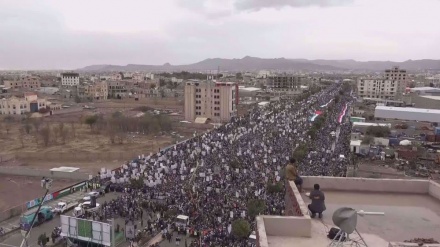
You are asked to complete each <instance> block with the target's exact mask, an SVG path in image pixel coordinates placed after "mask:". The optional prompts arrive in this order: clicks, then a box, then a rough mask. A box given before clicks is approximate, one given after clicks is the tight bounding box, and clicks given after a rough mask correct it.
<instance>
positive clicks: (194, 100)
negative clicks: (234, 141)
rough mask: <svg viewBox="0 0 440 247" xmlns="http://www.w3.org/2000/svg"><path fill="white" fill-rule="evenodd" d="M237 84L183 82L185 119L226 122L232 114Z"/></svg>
mask: <svg viewBox="0 0 440 247" xmlns="http://www.w3.org/2000/svg"><path fill="white" fill-rule="evenodd" d="M237 88H238V85H237V84H236V83H233V82H215V81H189V82H187V83H186V84H185V91H184V95H185V119H186V120H187V121H194V120H195V119H196V118H209V119H211V120H212V121H214V122H228V121H229V120H230V119H231V117H232V116H234V113H235V110H236V104H237V98H238V90H237Z"/></svg>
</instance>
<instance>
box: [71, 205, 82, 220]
mask: <svg viewBox="0 0 440 247" xmlns="http://www.w3.org/2000/svg"><path fill="white" fill-rule="evenodd" d="M84 213H85V211H84V209H83V208H82V207H79V206H78V207H75V208H74V209H73V214H72V215H73V216H74V217H82V216H83V215H84Z"/></svg>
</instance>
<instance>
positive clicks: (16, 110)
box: [0, 93, 50, 115]
mask: <svg viewBox="0 0 440 247" xmlns="http://www.w3.org/2000/svg"><path fill="white" fill-rule="evenodd" d="M49 104H50V103H49V102H47V101H46V99H39V98H38V96H37V94H35V93H25V94H24V97H23V98H19V97H15V96H12V97H10V98H3V99H1V100H0V112H1V114H2V115H23V114H25V113H27V112H38V111H39V110H40V109H42V108H46V107H47V106H49Z"/></svg>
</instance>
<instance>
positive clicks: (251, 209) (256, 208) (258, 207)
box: [247, 199, 266, 219]
mask: <svg viewBox="0 0 440 247" xmlns="http://www.w3.org/2000/svg"><path fill="white" fill-rule="evenodd" d="M264 210H266V203H265V202H264V200H260V199H255V200H251V201H249V202H248V204H247V211H248V215H249V217H251V219H254V218H255V217H256V216H257V215H259V214H260V213H262V212H264Z"/></svg>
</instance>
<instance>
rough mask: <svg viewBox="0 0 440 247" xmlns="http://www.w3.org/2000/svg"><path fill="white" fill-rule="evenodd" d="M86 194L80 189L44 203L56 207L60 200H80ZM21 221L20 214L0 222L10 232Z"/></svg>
mask: <svg viewBox="0 0 440 247" xmlns="http://www.w3.org/2000/svg"><path fill="white" fill-rule="evenodd" d="M84 194H85V193H84V192H81V191H78V192H75V193H73V194H70V195H68V196H64V197H62V198H60V199H57V200H54V201H50V202H47V203H45V204H44V205H48V206H51V207H54V206H55V205H57V203H58V202H60V201H74V200H79V199H81V198H83V197H84ZM19 221H20V216H16V217H12V218H11V219H8V220H5V221H2V222H0V227H3V229H5V230H6V232H8V231H9V230H11V229H14V228H17V227H18V226H19Z"/></svg>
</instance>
